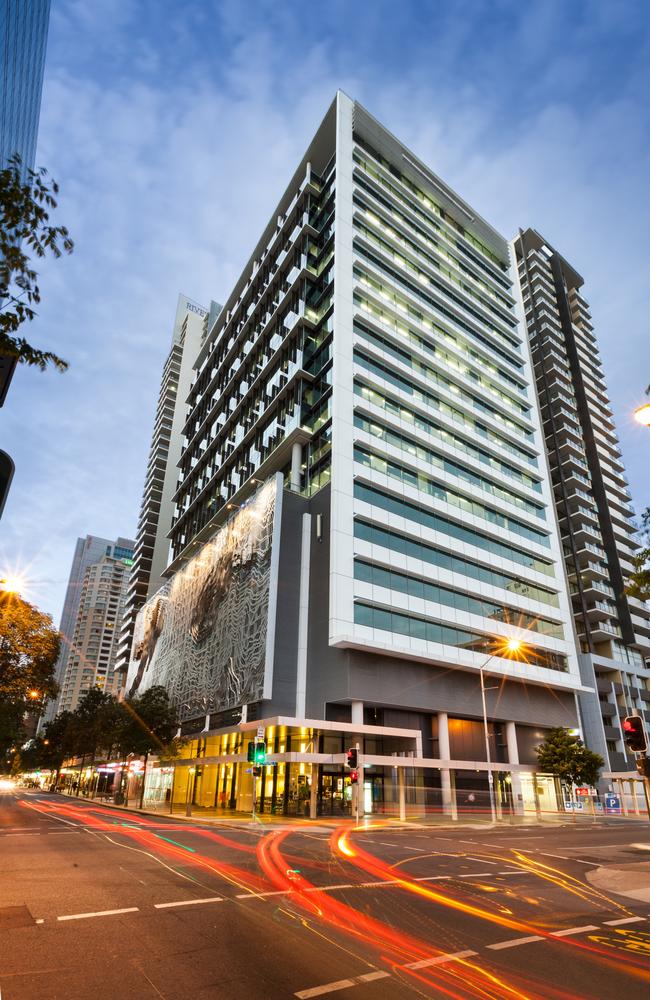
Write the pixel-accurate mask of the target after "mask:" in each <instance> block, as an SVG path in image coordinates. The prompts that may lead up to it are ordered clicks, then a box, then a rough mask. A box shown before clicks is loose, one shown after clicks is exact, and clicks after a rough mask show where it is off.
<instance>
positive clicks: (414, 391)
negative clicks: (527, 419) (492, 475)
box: [353, 347, 537, 467]
mask: <svg viewBox="0 0 650 1000" xmlns="http://www.w3.org/2000/svg"><path fill="white" fill-rule="evenodd" d="M353 357H354V360H355V362H356V363H357V364H358V365H360V366H361V367H362V368H364V369H365V370H366V371H368V372H371V373H372V374H373V375H376V376H377V377H378V378H381V379H384V380H385V381H386V382H390V384H391V385H394V386H395V387H396V388H397V389H399V390H400V391H401V392H404V393H406V394H407V395H409V396H411V397H412V398H413V399H414V400H417V401H418V402H422V403H425V404H426V405H427V406H430V407H432V409H435V410H439V411H440V412H441V413H444V414H446V415H447V414H448V415H449V417H450V418H451V419H452V420H454V421H456V422H457V423H459V424H461V425H463V426H465V427H468V428H471V429H472V430H473V431H475V432H476V433H477V434H478V435H479V437H482V438H484V439H485V440H486V441H489V442H490V443H491V444H494V445H496V446H497V447H499V448H502V449H503V450H504V451H507V452H510V454H512V455H514V456H515V457H516V458H518V459H519V460H520V461H523V462H527V463H528V464H529V465H532V466H535V467H536V466H537V457H536V456H535V455H533V454H531V453H530V452H528V451H525V450H524V449H523V448H520V447H518V446H517V445H516V444H514V443H513V442H511V441H509V440H508V439H507V438H505V437H503V436H502V435H501V434H498V433H497V431H494V430H492V429H491V428H489V427H487V426H486V425H485V424H482V423H480V422H479V421H478V420H476V419H475V418H474V417H473V416H472V414H470V413H466V412H464V411H463V410H461V409H458V408H457V407H454V406H452V405H451V404H450V403H447V402H446V401H445V400H443V399H441V398H440V397H439V396H435V395H433V393H430V392H427V390H426V389H424V388H421V387H420V386H418V385H416V384H415V383H414V382H413V381H411V380H409V379H407V378H405V377H404V376H403V375H401V374H400V373H399V372H397V371H394V370H393V369H392V368H389V366H388V365H386V364H384V363H383V362H382V361H380V360H378V359H377V358H373V357H372V356H370V355H368V354H367V353H366V352H365V351H363V350H361V349H359V348H356V347H355V349H354V352H353Z"/></svg>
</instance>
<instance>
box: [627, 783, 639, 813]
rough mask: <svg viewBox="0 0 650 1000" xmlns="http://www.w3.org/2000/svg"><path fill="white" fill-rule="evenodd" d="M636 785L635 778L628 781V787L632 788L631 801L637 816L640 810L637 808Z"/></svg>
mask: <svg viewBox="0 0 650 1000" xmlns="http://www.w3.org/2000/svg"><path fill="white" fill-rule="evenodd" d="M636 786H637V781H636V778H633V779H632V781H631V782H630V788H631V789H632V801H633V802H634V812H635V813H636V815H637V816H640V815H641V811H640V809H639V800H638V798H637V794H636Z"/></svg>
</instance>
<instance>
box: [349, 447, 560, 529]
mask: <svg viewBox="0 0 650 1000" xmlns="http://www.w3.org/2000/svg"><path fill="white" fill-rule="evenodd" d="M354 460H355V462H359V464H360V465H365V466H366V467H367V468H370V469H373V470H374V471H375V472H380V473H382V474H383V475H386V476H390V478H391V479H397V480H399V481H400V482H402V483H406V484H407V485H409V486H413V487H414V488H415V489H418V490H421V491H422V492H423V493H427V494H428V495H429V496H433V497H435V498H436V499H437V500H442V501H444V502H445V503H448V504H450V505H452V506H453V507H458V508H460V509H461V510H464V511H467V513H469V514H473V515H475V516H476V517H481V518H483V519H484V520H486V521H489V522H490V523H491V524H495V525H498V526H499V527H500V528H505V529H506V531H511V532H512V533H513V534H515V535H520V536H521V537H522V538H527V539H529V541H531V542H534V543H535V544H536V545H543V546H545V547H547V548H549V547H550V544H551V543H550V540H549V537H548V535H546V534H543V533H542V532H539V531H536V530H535V529H534V528H530V527H528V525H525V524H522V523H521V522H520V521H517V520H515V518H512V517H508V516H506V515H505V514H500V513H499V512H498V511H496V510H493V509H492V508H491V507H486V506H485V505H484V504H481V503H477V502H476V501H474V500H469V499H468V498H467V497H464V496H462V495H461V494H460V493H456V492H455V491H454V490H451V489H446V488H445V487H443V486H440V485H439V484H438V483H436V482H434V481H433V480H432V479H429V477H428V476H425V475H424V474H423V473H419V472H414V471H413V469H410V468H408V467H407V466H404V465H400V464H399V463H398V462H394V461H392V460H391V459H389V458H386V457H384V456H383V455H379V454H377V452H375V451H372V450H371V449H369V448H365V447H361V446H360V445H355V448H354Z"/></svg>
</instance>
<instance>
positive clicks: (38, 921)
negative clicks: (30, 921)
mask: <svg viewBox="0 0 650 1000" xmlns="http://www.w3.org/2000/svg"><path fill="white" fill-rule="evenodd" d="M35 923H37V924H44V923H45V920H44V919H43V917H39V918H38V920H36V921H35Z"/></svg>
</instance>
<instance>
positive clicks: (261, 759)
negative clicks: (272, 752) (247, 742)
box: [255, 743, 266, 764]
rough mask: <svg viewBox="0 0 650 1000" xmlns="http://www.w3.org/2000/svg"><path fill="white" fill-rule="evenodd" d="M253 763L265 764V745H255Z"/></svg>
mask: <svg viewBox="0 0 650 1000" xmlns="http://www.w3.org/2000/svg"><path fill="white" fill-rule="evenodd" d="M255 763H256V764H266V743H256V744H255Z"/></svg>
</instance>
